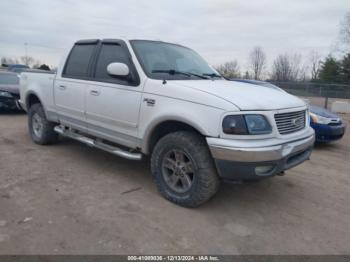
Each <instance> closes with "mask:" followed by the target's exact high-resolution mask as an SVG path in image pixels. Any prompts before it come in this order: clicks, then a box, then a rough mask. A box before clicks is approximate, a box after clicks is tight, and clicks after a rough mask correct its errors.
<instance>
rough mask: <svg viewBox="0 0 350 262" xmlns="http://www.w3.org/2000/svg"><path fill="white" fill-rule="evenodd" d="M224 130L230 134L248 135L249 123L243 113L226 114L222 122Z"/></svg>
mask: <svg viewBox="0 0 350 262" xmlns="http://www.w3.org/2000/svg"><path fill="white" fill-rule="evenodd" d="M222 130H223V131H224V133H225V134H230V135H248V130H247V125H246V123H245V120H244V118H243V116H242V115H236V116H226V117H225V118H224V121H223V122H222Z"/></svg>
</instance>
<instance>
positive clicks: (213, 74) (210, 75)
mask: <svg viewBox="0 0 350 262" xmlns="http://www.w3.org/2000/svg"><path fill="white" fill-rule="evenodd" d="M203 75H204V76H209V77H211V78H214V77H218V78H221V75H218V74H215V73H210V74H203Z"/></svg>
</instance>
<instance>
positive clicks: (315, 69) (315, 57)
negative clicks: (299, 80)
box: [309, 50, 321, 80]
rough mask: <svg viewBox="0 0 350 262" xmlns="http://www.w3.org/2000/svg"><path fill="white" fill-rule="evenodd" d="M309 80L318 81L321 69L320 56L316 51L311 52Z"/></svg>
mask: <svg viewBox="0 0 350 262" xmlns="http://www.w3.org/2000/svg"><path fill="white" fill-rule="evenodd" d="M309 59H310V67H311V70H310V71H311V80H316V79H318V75H319V73H320V67H321V56H320V54H319V53H318V52H317V51H315V50H314V51H311V53H310V56H309Z"/></svg>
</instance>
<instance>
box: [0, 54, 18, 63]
mask: <svg viewBox="0 0 350 262" xmlns="http://www.w3.org/2000/svg"><path fill="white" fill-rule="evenodd" d="M1 64H2V65H8V64H18V59H17V58H11V57H5V56H4V57H2V58H1Z"/></svg>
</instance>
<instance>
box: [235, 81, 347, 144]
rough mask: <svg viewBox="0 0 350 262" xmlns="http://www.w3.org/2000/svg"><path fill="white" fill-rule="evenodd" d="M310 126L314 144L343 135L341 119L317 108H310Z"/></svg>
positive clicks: (259, 82)
mask: <svg viewBox="0 0 350 262" xmlns="http://www.w3.org/2000/svg"><path fill="white" fill-rule="evenodd" d="M230 80H231V81H236V82H243V83H249V84H253V85H261V86H265V87H270V88H274V89H280V88H279V87H277V86H275V85H273V84H271V83H269V82H265V81H258V80H251V79H230ZM310 125H311V127H312V128H313V129H314V130H315V134H316V142H319V143H329V142H333V141H336V140H339V139H341V138H342V137H343V135H344V133H345V124H344V123H343V121H342V119H341V118H340V117H339V116H337V115H336V114H334V113H332V112H330V111H328V110H326V109H324V108H322V107H318V106H310Z"/></svg>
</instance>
